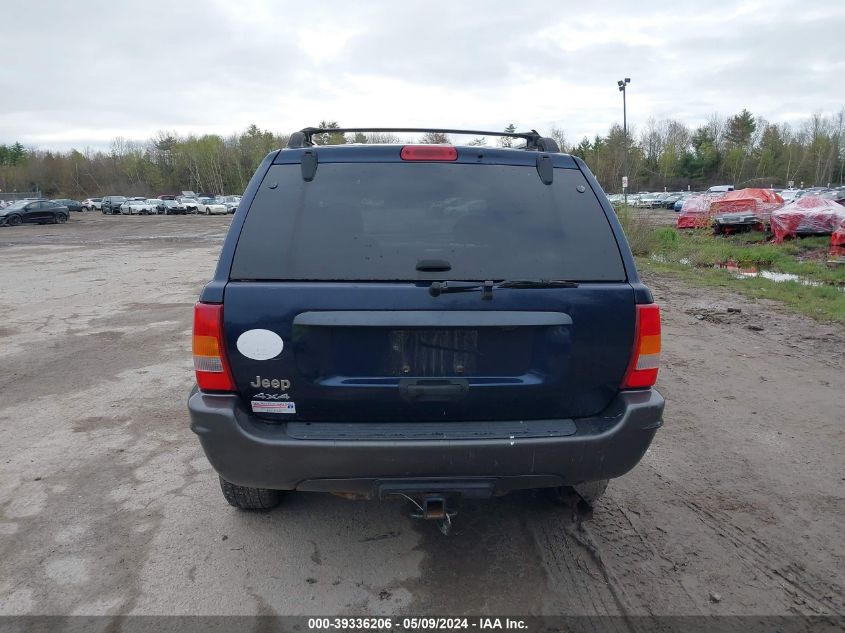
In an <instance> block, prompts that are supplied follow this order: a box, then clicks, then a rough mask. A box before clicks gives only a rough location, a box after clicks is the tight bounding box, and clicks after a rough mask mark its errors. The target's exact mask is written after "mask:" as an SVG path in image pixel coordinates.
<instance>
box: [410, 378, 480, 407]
mask: <svg viewBox="0 0 845 633" xmlns="http://www.w3.org/2000/svg"><path fill="white" fill-rule="evenodd" d="M467 391H469V381H468V380H467V379H466V378H402V379H401V380H400V381H399V393H400V394H401V396H402V398H403V399H404V400H407V401H408V402H448V401H450V400H459V399H460V398H463V397H464V396H465V395H466V393H467Z"/></svg>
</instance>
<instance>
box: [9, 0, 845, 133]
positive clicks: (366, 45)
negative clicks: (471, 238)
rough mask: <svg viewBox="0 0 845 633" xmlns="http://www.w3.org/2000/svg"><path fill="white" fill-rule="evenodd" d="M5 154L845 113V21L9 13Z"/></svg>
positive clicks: (93, 7)
mask: <svg viewBox="0 0 845 633" xmlns="http://www.w3.org/2000/svg"><path fill="white" fill-rule="evenodd" d="M0 3H2V7H3V8H2V15H3V18H2V41H3V49H2V50H3V63H2V66H0V95H2V96H0V104H2V105H0V143H9V142H14V141H16V140H19V141H21V142H22V143H24V144H25V145H27V146H36V147H39V148H43V149H49V148H55V149H68V148H70V147H77V148H80V149H82V148H84V147H86V146H90V147H95V148H104V147H108V145H109V142H110V140H111V139H112V138H114V137H116V136H121V137H124V138H127V139H138V140H142V139H146V138H148V137H150V136H152V135H153V134H154V133H155V132H156V131H157V130H175V131H177V132H181V133H188V132H194V133H219V134H229V133H232V132H235V131H238V130H241V129H243V128H245V127H246V126H247V125H249V124H250V123H256V124H257V125H259V126H260V127H262V128H267V129H271V130H273V131H278V132H290V131H293V130H296V129H299V128H301V127H304V126H307V125H314V124H317V123H318V122H319V121H320V119H323V118H325V119H336V120H338V121H339V122H340V123H341V124H343V125H346V126H352V125H361V126H424V125H430V126H442V127H472V128H491V129H501V128H503V127H504V126H505V125H506V124H507V123H508V122H511V121H512V122H514V123H515V124H516V125H517V127H518V128H519V129H528V128H537V129H539V130H540V131H547V130H548V129H549V128H550V127H551V126H558V127H561V128H563V129H564V130H565V131H566V135H567V138H568V140H569V141H570V142H573V141H577V140H579V139H580V138H581V137H583V136H584V135H589V136H592V135H594V134H596V133H604V132H606V131H607V129H608V127H609V126H610V125H611V124H612V123H613V122H615V121H619V122H621V118H622V98H621V95H620V93H619V92H618V91H617V88H616V80H617V79H620V78H622V77H626V76H627V77H630V78H631V82H632V83H631V85H630V87H629V92H628V97H629V98H628V116H629V122H631V124H633V125H635V126H636V125H640V126H641V125H642V124H643V123H644V122H645V121H646V120H647V119H648V117H650V116H654V117H657V118H662V117H673V118H678V119H680V120H683V121H685V122H687V123H688V124H690V125H696V124H700V123H701V122H702V121H703V120H704V119H706V117H707V116H708V115H709V114H711V113H713V112H720V113H722V114H733V113H735V112H737V111H738V110H740V109H742V108H743V107H746V108H748V109H749V110H751V111H752V112H753V113H754V114H759V115H762V116H765V117H766V118H767V119H769V120H771V121H777V122H780V121H789V122H792V121H796V120H800V119H803V118H805V117H807V116H809V115H810V114H811V113H813V112H814V111H822V112H824V113H833V112H837V111H838V110H840V109H841V108H842V107H843V106H845V88H843V86H845V83H843V78H845V72H843V71H845V55H843V50H844V48H843V47H844V46H845V45H843V43H842V38H843V34H845V2H842V1H841V0H824V1H817V0H760V1H757V0H751V1H722V0H707V1H703V0H696V1H693V2H685V1H683V0H672V1H668V0H667V1H664V2H651V1H648V0H638V1H637V2H630V1H628V0H624V1H604V0H602V1H601V2H578V3H574V2H561V1H557V2H556V1H551V2H550V1H549V0H542V1H534V0H519V1H514V0H506V1H496V2H492V1H491V2H475V1H473V2H468V1H459V0H447V1H440V0H425V1H421V2H411V1H407V0H401V1H400V0H391V1H385V2H382V1H372V2H369V1H366V0H360V1H357V2H348V1H338V2H324V1H322V0H311V1H310V2H283V1H281V0H279V1H273V0H219V1H218V0H214V1H209V2H188V1H184V0H167V1H160V0H147V1H145V2H139V3H133V2H115V1H114V0H108V1H99V0H74V1H73V2H67V1H61V2H58V1H57V2H46V1H41V0H27V1H26V2H15V0H0Z"/></svg>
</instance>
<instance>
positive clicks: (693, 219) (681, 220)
mask: <svg viewBox="0 0 845 633" xmlns="http://www.w3.org/2000/svg"><path fill="white" fill-rule="evenodd" d="M720 197H721V194H713V193H702V194H693V195H691V196H689V197H688V198H687V199H686V200H684V203H683V205H682V206H681V211H680V214H679V215H678V219H677V220H676V221H675V225H676V226H677V227H678V228H679V229H703V228H706V227H708V226H710V222H711V215H710V205H711V204H712V203H714V202H715V201H717V200H718V199H719V198H720Z"/></svg>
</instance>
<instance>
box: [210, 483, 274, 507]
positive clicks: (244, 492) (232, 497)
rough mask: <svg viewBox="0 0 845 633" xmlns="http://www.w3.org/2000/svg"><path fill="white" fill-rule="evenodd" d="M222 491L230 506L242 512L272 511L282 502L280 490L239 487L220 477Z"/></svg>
mask: <svg viewBox="0 0 845 633" xmlns="http://www.w3.org/2000/svg"><path fill="white" fill-rule="evenodd" d="M220 489H221V490H222V491H223V496H224V497H225V498H226V501H228V502H229V505H231V506H234V507H236V508H240V509H241V510H270V509H272V508H275V507H276V506H277V505H279V503H280V502H281V500H282V493H281V491H279V490H269V489H267V488H249V487H247V486H238V485H237V484H233V483H231V482H229V481H226V480H225V479H223V477H220Z"/></svg>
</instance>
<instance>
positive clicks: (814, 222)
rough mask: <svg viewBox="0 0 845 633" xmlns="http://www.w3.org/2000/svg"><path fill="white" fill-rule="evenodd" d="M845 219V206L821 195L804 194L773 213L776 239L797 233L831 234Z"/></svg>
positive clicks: (777, 240)
mask: <svg viewBox="0 0 845 633" xmlns="http://www.w3.org/2000/svg"><path fill="white" fill-rule="evenodd" d="M843 220H845V207H843V206H842V205H840V204H837V203H836V202H834V201H833V200H827V199H826V198H822V197H821V196H804V197H802V198H799V199H798V200H796V201H795V202H793V203H791V204H788V205H786V206H784V207H783V208H781V209H778V210H776V211H774V212H773V213H772V218H771V222H772V232H773V233H774V234H775V241H776V242H782V241H783V240H784V238H787V237H794V236H796V235H829V234H832V233H833V232H834V231H836V230H837V228H839V227H840V225H841V224H842V221H843Z"/></svg>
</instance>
